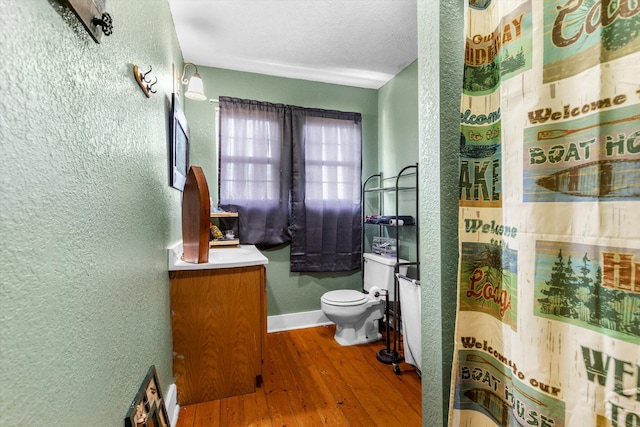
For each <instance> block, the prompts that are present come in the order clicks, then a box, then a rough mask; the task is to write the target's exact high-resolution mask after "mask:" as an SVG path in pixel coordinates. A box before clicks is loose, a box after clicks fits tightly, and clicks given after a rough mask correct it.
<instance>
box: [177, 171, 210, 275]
mask: <svg viewBox="0 0 640 427" xmlns="http://www.w3.org/2000/svg"><path fill="white" fill-rule="evenodd" d="M209 212H211V207H210V206H209V186H208V185H207V179H206V178H205V176H204V172H202V168H201V167H199V166H191V168H190V169H189V173H188V174H187V179H186V182H185V184H184V192H183V195H182V247H183V252H184V261H185V262H190V263H193V264H202V263H206V262H208V261H209V236H210V233H211V230H210V228H211V223H210V218H211V214H210V213H209Z"/></svg>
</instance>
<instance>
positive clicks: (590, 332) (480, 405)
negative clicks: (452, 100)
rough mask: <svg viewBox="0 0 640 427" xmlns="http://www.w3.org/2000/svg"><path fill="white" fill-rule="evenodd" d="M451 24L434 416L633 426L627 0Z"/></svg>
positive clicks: (524, 0) (637, 121)
mask: <svg viewBox="0 0 640 427" xmlns="http://www.w3.org/2000/svg"><path fill="white" fill-rule="evenodd" d="M465 21H466V26H465V58H464V62H465V69H464V81H463V93H462V96H461V109H460V122H461V123H460V143H459V150H460V161H459V167H460V174H459V180H460V182H459V183H460V185H459V188H460V193H459V254H460V255H459V273H458V306H457V317H456V333H455V337H456V341H455V350H454V360H453V371H452V386H451V401H450V414H449V415H450V416H449V425H450V426H469V427H488V426H496V425H498V426H540V427H551V426H553V427H564V426H567V427H573V426H575V427H640V2H638V1H635V0H546V1H542V0H501V1H497V0H493V1H492V0H467V4H466V5H465ZM456 145H457V144H456ZM452 148H453V145H452Z"/></svg>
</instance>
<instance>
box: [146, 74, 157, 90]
mask: <svg viewBox="0 0 640 427" xmlns="http://www.w3.org/2000/svg"><path fill="white" fill-rule="evenodd" d="M156 83H158V77H156V79H155V80H154V81H153V83H151V84H150V85H149V86H147V89H148V90H149V92H150V93H156V92H157V90H155V89H152V88H153V85H155V84H156Z"/></svg>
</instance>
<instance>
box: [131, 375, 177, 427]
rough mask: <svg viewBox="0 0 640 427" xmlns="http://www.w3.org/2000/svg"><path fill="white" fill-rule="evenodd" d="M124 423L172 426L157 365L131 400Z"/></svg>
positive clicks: (159, 426) (148, 426)
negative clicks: (161, 388)
mask: <svg viewBox="0 0 640 427" xmlns="http://www.w3.org/2000/svg"><path fill="white" fill-rule="evenodd" d="M124 425H125V427H171V424H170V423H169V415H168V413H167V408H166V406H165V404H164V398H163V396H162V391H161V390H160V382H159V381H158V373H157V371H156V367H155V365H152V366H151V367H150V368H149V372H148V373H147V376H146V377H145V379H144V381H143V382H142V386H140V389H139V390H138V393H137V394H136V397H135V399H134V400H133V402H131V406H129V410H128V411H127V416H126V418H125V419H124Z"/></svg>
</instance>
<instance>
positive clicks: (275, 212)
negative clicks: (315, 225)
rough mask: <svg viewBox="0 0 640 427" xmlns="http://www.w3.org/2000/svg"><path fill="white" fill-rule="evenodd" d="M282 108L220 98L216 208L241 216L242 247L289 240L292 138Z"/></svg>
mask: <svg viewBox="0 0 640 427" xmlns="http://www.w3.org/2000/svg"><path fill="white" fill-rule="evenodd" d="M286 110H287V108H286V107H285V106H284V105H281V104H271V103H267V102H259V101H251V100H243V99H237V98H229V97H220V129H219V132H220V148H219V163H218V164H219V185H220V186H219V197H218V200H219V205H220V207H221V208H222V209H224V210H231V211H237V212H238V214H239V237H240V240H241V242H242V243H245V244H255V245H257V246H260V247H273V246H277V245H280V244H283V243H288V242H289V241H290V240H291V236H290V234H289V228H288V227H289V191H290V187H291V134H290V129H291V126H290V123H289V115H288V114H286Z"/></svg>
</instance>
